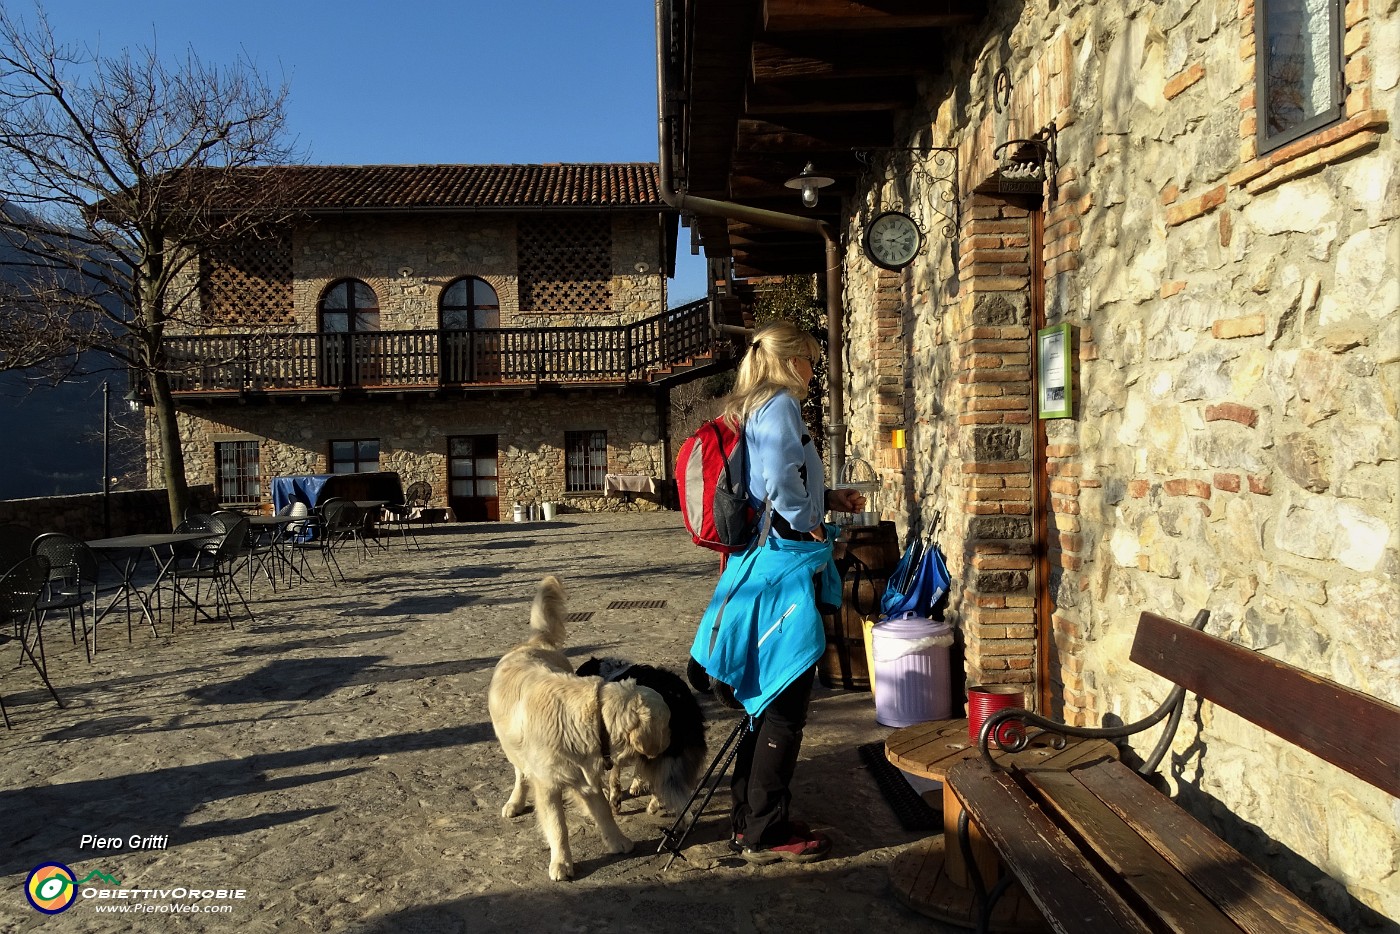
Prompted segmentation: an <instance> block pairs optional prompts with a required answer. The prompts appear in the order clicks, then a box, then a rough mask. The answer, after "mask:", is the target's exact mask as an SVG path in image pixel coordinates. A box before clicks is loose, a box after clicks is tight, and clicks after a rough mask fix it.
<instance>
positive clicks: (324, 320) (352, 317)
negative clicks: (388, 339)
mask: <svg viewBox="0 0 1400 934" xmlns="http://www.w3.org/2000/svg"><path fill="white" fill-rule="evenodd" d="M319 310H320V313H321V333H323V334H352V333H357V332H360V331H377V330H379V296H377V295H375V294H374V289H372V288H370V287H369V286H368V285H366V284H365V283H363V282H361V281H360V280H359V279H340V280H338V281H336V282H332V283H331V284H330V287H329V288H327V289H326V291H325V294H323V295H322V296H321V304H320V309H319Z"/></svg>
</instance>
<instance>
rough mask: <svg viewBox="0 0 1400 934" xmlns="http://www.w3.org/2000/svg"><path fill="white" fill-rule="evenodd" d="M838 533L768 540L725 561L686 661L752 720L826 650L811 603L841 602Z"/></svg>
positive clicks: (830, 531)
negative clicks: (728, 692)
mask: <svg viewBox="0 0 1400 934" xmlns="http://www.w3.org/2000/svg"><path fill="white" fill-rule="evenodd" d="M837 531H838V530H837V529H836V527H835V526H830V525H829V526H827V530H826V532H827V534H826V541H824V542H819V541H816V540H810V541H790V540H788V539H784V538H779V537H778V536H777V535H769V536H767V540H766V541H764V542H763V543H762V544H756V545H754V546H753V547H751V548H749V550H748V551H746V552H744V553H743V554H736V555H733V556H731V557H730V559H729V563H728V565H727V566H726V567H725V569H724V573H723V574H721V575H720V578H719V584H718V585H717V586H716V587H715V595H714V597H713V598H712V599H711V600H710V605H709V607H708V608H707V609H706V610H705V615H704V616H703V617H702V618H701V620H700V630H699V632H697V633H696V634H695V643H694V644H693V645H692V646H691V649H690V654H691V656H692V657H693V658H694V659H695V660H696V661H697V662H699V663H700V665H701V666H702V667H704V669H705V670H706V671H707V672H709V674H710V677H712V678H716V679H718V680H720V681H723V682H724V683H725V684H727V685H729V686H730V687H732V688H733V689H734V697H735V699H737V700H738V701H739V702H740V703H741V704H743V705H744V709H745V710H746V711H748V712H749V713H750V714H752V715H753V716H755V717H756V716H758V715H759V714H761V713H763V711H764V710H765V709H766V708H767V707H768V704H769V703H770V702H771V701H772V700H773V698H774V697H776V696H778V694H779V693H781V692H782V690H783V689H784V688H786V687H787V686H788V685H789V684H791V683H792V682H793V679H795V678H796V677H797V676H798V675H800V674H802V673H803V672H804V671H806V670H807V669H809V668H811V667H812V666H813V665H815V664H816V663H817V659H819V658H821V655H822V652H823V651H825V649H826V634H825V632H824V631H823V629H822V620H821V615H820V614H819V613H818V611H817V601H818V600H820V601H821V603H822V604H823V605H825V606H835V607H839V606H840V605H841V576H840V574H838V573H837V571H836V564H835V562H833V561H832V558H831V548H832V542H834V541H835V540H836V534H837ZM814 576H815V577H816V580H815V581H814V579H813V578H814ZM712 640H713V643H714V648H713V649H712V648H711V641H712Z"/></svg>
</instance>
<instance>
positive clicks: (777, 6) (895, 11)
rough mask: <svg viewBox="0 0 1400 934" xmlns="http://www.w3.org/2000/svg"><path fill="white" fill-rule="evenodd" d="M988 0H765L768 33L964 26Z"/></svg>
mask: <svg viewBox="0 0 1400 934" xmlns="http://www.w3.org/2000/svg"><path fill="white" fill-rule="evenodd" d="M986 6H987V5H986V2H985V0H764V3H763V29H764V30H765V31H767V32H860V31H865V30H880V29H883V30H890V29H934V28H947V27H950V26H960V25H962V24H964V23H970V22H973V21H974V20H976V19H978V18H980V17H981V16H982V14H983V13H984V12H986Z"/></svg>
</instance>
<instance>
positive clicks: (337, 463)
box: [330, 438, 379, 473]
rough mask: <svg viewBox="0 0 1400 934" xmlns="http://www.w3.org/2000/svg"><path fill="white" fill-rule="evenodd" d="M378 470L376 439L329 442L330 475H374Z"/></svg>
mask: <svg viewBox="0 0 1400 934" xmlns="http://www.w3.org/2000/svg"><path fill="white" fill-rule="evenodd" d="M378 469H379V439H378V438H361V439H356V440H352V441H332V442H331V462H330V472H331V473H374V472H375V471H377V470H378Z"/></svg>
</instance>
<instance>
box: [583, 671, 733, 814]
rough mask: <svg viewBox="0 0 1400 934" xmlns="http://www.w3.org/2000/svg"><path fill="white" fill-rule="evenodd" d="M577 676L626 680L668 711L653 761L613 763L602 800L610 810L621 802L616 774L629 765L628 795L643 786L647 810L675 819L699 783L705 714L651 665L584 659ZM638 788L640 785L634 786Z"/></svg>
mask: <svg viewBox="0 0 1400 934" xmlns="http://www.w3.org/2000/svg"><path fill="white" fill-rule="evenodd" d="M576 673H577V674H579V675H581V676H583V677H588V676H590V675H597V676H599V677H602V678H603V679H605V680H607V681H621V680H623V679H624V678H632V679H634V680H635V681H636V682H637V683H638V684H640V685H642V686H643V687H648V688H651V689H652V690H653V691H655V692H656V693H658V694H660V695H661V697H662V699H664V700H665V701H666V706H667V707H668V708H670V710H671V724H670V726H671V744H670V745H669V746H667V747H666V750H665V751H664V752H662V753H661V755H659V756H657V757H656V758H654V759H647V758H644V757H637V758H634V759H631V760H629V761H623V760H622V759H619V760H618V763H617V768H616V769H614V770H613V771H612V773H611V775H610V778H609V780H608V782H609V785H610V787H609V789H608V800H609V801H611V802H612V805H613V809H614V810H616V809H617V807H618V805H619V804H621V802H622V793H621V787H620V782H619V779H618V773H619V772H621V771H622V769H623V767H624V766H626V765H631V766H632V771H633V773H634V775H635V777H636V779H637V780H636V781H634V782H633V784H632V787H631V788H630V789H629V793H631V794H633V795H636V794H641V792H642V789H641V787H640V784H645V786H646V788H647V790H649V791H651V793H652V800H651V804H650V805H648V807H647V810H648V811H649V812H651V813H653V814H654V813H656V812H657V811H658V810H659V809H660V808H661V807H662V806H664V807H665V809H666V810H667V811H670V812H671V813H672V814H679V813H680V812H681V811H683V810H684V809H685V806H686V802H688V801H689V800H690V795H691V792H693V791H694V790H695V785H696V783H697V782H698V781H699V780H700V772H701V770H702V769H703V768H704V765H705V758H706V753H707V751H708V750H707V747H706V745H705V714H704V713H703V712H702V711H701V710H700V704H699V702H698V701H696V699H695V695H694V694H692V693H690V688H688V687H686V683H685V682H684V681H682V680H681V678H680V676H679V675H677V674H675V673H673V672H671V671H668V670H666V669H665V668H657V667H656V666H654V665H634V664H633V663H631V662H629V661H626V660H624V659H620V658H590V659H589V660H588V661H586V662H584V663H583V664H582V665H580V666H579V667H578V671H577V672H576ZM639 783H640V784H639Z"/></svg>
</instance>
